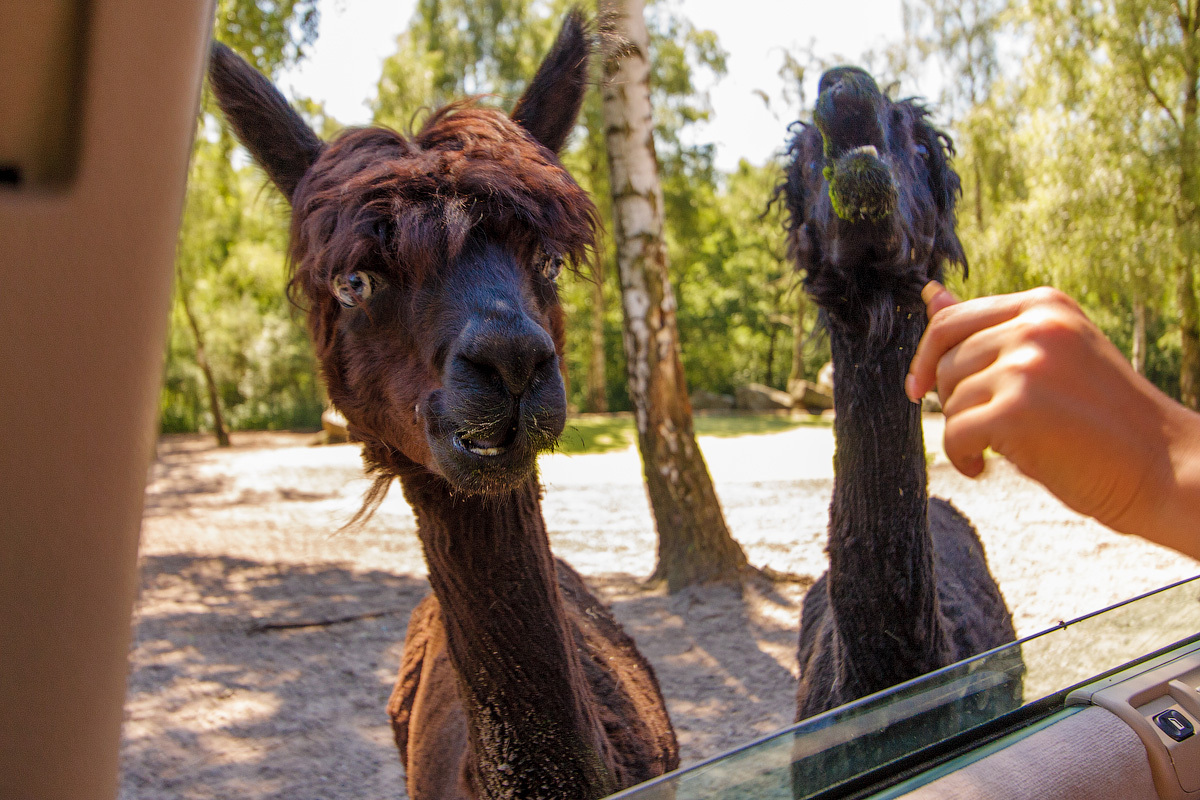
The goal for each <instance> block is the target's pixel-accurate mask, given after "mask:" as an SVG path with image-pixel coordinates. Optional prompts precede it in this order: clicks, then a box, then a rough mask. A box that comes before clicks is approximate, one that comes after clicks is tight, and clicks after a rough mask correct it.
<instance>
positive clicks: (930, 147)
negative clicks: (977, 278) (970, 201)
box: [916, 122, 967, 280]
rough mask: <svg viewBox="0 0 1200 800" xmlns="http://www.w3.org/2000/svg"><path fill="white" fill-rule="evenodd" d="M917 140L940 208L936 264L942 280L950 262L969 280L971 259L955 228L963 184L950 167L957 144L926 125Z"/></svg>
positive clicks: (934, 245) (921, 126)
mask: <svg viewBox="0 0 1200 800" xmlns="http://www.w3.org/2000/svg"><path fill="white" fill-rule="evenodd" d="M916 139H917V141H918V142H919V143H920V144H921V145H922V146H923V147H924V148H925V159H926V164H927V166H928V168H929V189H930V191H932V192H933V200H934V202H935V203H936V204H937V210H938V214H937V229H936V232H935V233H934V239H933V262H934V264H935V265H936V268H937V270H938V273H939V274H938V275H937V276H935V277H937V278H938V279H939V280H940V279H941V278H942V275H941V274H940V273H941V272H942V271H943V268H944V265H945V264H946V263H947V262H949V263H951V264H958V265H960V266H961V267H962V270H963V277H964V278H965V277H967V255H966V253H965V252H963V247H962V243H961V242H959V240H958V233H957V232H956V231H955V227H956V224H957V221H958V211H957V206H958V198H960V197H962V181H961V180H960V179H959V177H958V173H957V172H955V171H954V168H953V167H951V166H950V157H951V156H953V155H954V142H953V141H952V140H951V139H950V137H949V136H947V135H946V134H945V133H943V132H942V131H939V130H938V129H937V128H934V127H933V126H932V125H929V124H926V123H924V122H922V123H920V124H918V125H917V129H916Z"/></svg>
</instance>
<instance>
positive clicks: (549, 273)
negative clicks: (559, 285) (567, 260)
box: [541, 256, 563, 281]
mask: <svg viewBox="0 0 1200 800" xmlns="http://www.w3.org/2000/svg"><path fill="white" fill-rule="evenodd" d="M562 267H563V260H562V256H546V257H545V259H544V260H543V261H542V267H541V272H542V275H543V276H544V277H545V278H546V280H548V281H552V280H554V279H556V278H557V277H558V276H559V273H561V272H562Z"/></svg>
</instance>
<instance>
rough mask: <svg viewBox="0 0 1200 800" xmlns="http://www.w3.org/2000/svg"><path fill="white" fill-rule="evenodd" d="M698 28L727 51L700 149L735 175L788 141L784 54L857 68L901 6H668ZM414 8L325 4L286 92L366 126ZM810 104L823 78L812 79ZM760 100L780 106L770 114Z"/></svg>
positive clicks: (402, 1)
mask: <svg viewBox="0 0 1200 800" xmlns="http://www.w3.org/2000/svg"><path fill="white" fill-rule="evenodd" d="M664 2H669V3H670V4H671V5H672V6H673V7H675V8H677V9H679V10H680V11H681V13H682V14H683V16H685V17H687V18H688V19H690V20H691V21H692V23H693V24H695V25H696V27H697V28H708V29H711V30H714V31H716V33H717V35H718V38H719V41H720V43H721V46H722V47H724V48H725V50H726V51H727V52H728V53H729V61H728V67H729V73H728V75H726V76H725V78H724V79H722V80H721V81H720V82H718V83H717V84H716V85H715V86H713V87H711V89H710V96H711V100H712V104H713V109H714V114H713V120H712V122H710V123H709V124H707V125H706V126H703V130H702V131H700V132H698V134H697V137H696V138H697V141H700V140H707V141H711V142H715V143H716V144H717V147H718V149H717V166H718V168H720V169H722V170H726V171H728V170H732V169H733V168H734V167H735V166H736V165H737V162H738V160H739V159H740V158H746V159H749V160H750V161H751V162H753V163H755V164H760V165H761V164H763V163H764V162H765V161H766V160H767V159H768V158H769V157H770V156H771V154H772V153H773V152H774V151H775V150H777V149H779V148H780V147H781V146H782V145H783V142H784V139H785V136H786V133H785V130H784V129H785V126H786V125H787V123H788V122H790V121H791V119H790V118H788V115H789V114H791V113H793V109H784V108H781V107H780V97H779V96H780V92H781V90H782V88H783V83H782V81H781V79H780V78H779V76H778V71H779V67H780V65H781V63H782V61H783V53H784V51H785V50H791V51H793V52H798V51H799V50H800V49H802V48H804V47H806V46H808V44H809V43H810V42H811V43H813V45H814V47H813V49H814V52H815V53H816V54H817V55H818V56H820V57H822V58H827V59H834V58H835V57H839V56H840V57H841V58H842V59H845V60H850V61H857V60H858V58H859V56H860V55H861V54H862V53H863V52H865V51H867V50H870V49H881V48H882V47H883V45H884V43H885V41H892V42H895V41H899V40H901V39H902V38H903V30H902V28H901V16H900V0H852V1H851V2H842V3H828V2H817V0H664ZM414 6H415V0H321V2H320V9H321V26H320V34H319V36H318V38H317V42H316V45H315V46H314V47H313V49H312V55H311V57H310V58H308V59H307V60H305V61H304V62H303V63H302V64H301V65H300V66H299V67H298V68H296V69H294V70H291V71H290V72H288V73H286V74H284V75H283V76H282V77H281V79H280V83H281V85H282V86H283V87H284V88H285V89H290V90H291V91H292V92H294V93H296V94H300V95H305V96H308V97H311V98H312V99H314V100H317V101H321V102H324V103H325V107H326V110H327V111H328V112H329V113H330V114H332V115H333V117H334V118H335V119H337V120H338V121H340V122H342V123H346V124H362V123H365V122H367V121H369V119H370V111H369V109H368V107H367V100H368V99H369V98H370V97H371V96H372V95H373V94H374V92H375V84H376V81H378V80H379V72H380V67H381V64H382V62H383V59H384V58H386V57H387V56H389V55H391V54H392V53H393V52H394V51H395V38H396V36H397V35H398V34H399V33H400V31H401V30H403V29H404V27H405V26H406V25H407V24H408V21H409V19H410V18H411V17H412V12H413V8H414ZM810 82H811V83H812V84H813V86H810V87H808V89H807V92H808V96H809V98H810V99H811V97H812V95H813V93H814V92H815V84H816V76H815V75H814V76H811V77H810ZM902 91H903V93H904V94H924V95H926V96H929V97H933V96H935V95H936V91H937V87H936V86H929V87H926V86H904V87H902ZM758 92H766V93H767V95H768V96H770V97H771V98H772V99H773V105H774V112H772V111H771V110H768V109H767V108H766V106H765V105H764V103H763V100H762V99H761V97H760V96H759V94H758Z"/></svg>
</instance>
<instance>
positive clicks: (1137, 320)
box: [1129, 294, 1146, 375]
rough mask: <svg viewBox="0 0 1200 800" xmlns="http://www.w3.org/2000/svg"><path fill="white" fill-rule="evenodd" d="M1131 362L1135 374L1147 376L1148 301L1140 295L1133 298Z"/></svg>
mask: <svg viewBox="0 0 1200 800" xmlns="http://www.w3.org/2000/svg"><path fill="white" fill-rule="evenodd" d="M1129 360H1130V363H1131V364H1133V371H1134V372H1136V373H1137V374H1138V375H1145V374H1146V301H1145V300H1144V299H1143V298H1142V297H1141V295H1140V294H1139V295H1135V296H1134V298H1133V352H1132V354H1131V355H1130V359H1129Z"/></svg>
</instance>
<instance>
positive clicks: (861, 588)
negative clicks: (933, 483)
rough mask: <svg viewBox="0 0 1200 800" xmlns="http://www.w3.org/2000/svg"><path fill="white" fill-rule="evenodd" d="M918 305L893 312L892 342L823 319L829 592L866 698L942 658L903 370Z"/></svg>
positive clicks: (920, 463) (849, 675)
mask: <svg viewBox="0 0 1200 800" xmlns="http://www.w3.org/2000/svg"><path fill="white" fill-rule="evenodd" d="M924 324H925V314H924V309H921V308H917V307H914V308H911V309H903V308H902V309H901V310H898V312H897V320H896V321H895V323H894V327H893V334H892V336H891V338H890V339H889V340H888V341H887V342H886V344H883V345H882V346H881V345H880V344H878V343H875V344H871V343H869V342H868V341H867V337H865V336H858V335H855V334H853V333H851V332H849V331H847V330H846V329H845V328H843V327H842V326H840V325H838V324H836V323H834V324H831V330H830V345H831V348H832V355H833V365H834V367H833V368H834V380H835V381H836V390H835V393H834V408H835V412H836V418H835V422H834V432H835V435H836V440H837V444H836V449H835V455H834V474H835V477H834V486H833V500H832V502H831V504H830V521H829V561H830V567H829V595H830V604H831V606H832V609H833V615H834V619H835V625H836V631H837V638H838V640H839V643H840V644H839V646H840V647H841V648H842V650H843V652H844V653H845V656H846V657H845V658H841V659H838V661H839V662H840V665H841V667H840V668H841V669H842V670H843V671H844V672H845V674H844V675H843V676H842V680H843V681H845V685H848V686H854V687H855V689H856V693H858V694H860V695H861V694H865V693H869V692H875V691H879V690H881V689H884V688H886V687H888V686H893V685H895V684H896V683H899V682H901V681H903V680H907V679H909V678H913V677H916V676H918V675H922V674H924V673H926V672H928V671H930V670H932V669H935V668H936V667H938V666H941V665H942V664H944V663H946V660H945V659H946V658H947V656H948V652H949V643H948V637H947V636H946V633H945V631H944V629H943V625H942V620H941V613H940V610H939V607H938V600H937V588H936V580H935V576H934V567H933V543H932V540H931V538H930V535H929V518H928V492H927V488H926V480H927V476H926V473H925V442H924V437H923V435H922V432H921V413H920V407H919V406H918V405H916V404H914V403H913V402H912V401H910V400H909V399H908V398H907V397H906V396H905V394H904V376H905V374H906V373H907V371H908V364H909V361H910V360H911V359H912V354H913V352H914V351H915V349H916V345H917V342H918V341H919V340H920V337H921V332H922V331H923V330H924Z"/></svg>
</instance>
